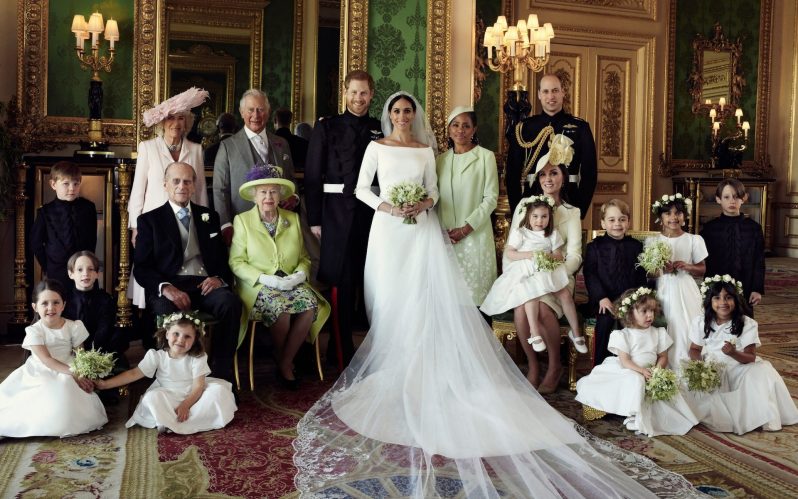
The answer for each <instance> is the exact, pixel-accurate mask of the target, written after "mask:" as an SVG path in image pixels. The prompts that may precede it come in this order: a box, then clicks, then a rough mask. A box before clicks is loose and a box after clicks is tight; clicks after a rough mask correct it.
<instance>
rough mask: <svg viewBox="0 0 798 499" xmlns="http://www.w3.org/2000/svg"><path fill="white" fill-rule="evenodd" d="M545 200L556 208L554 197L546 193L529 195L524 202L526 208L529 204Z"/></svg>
mask: <svg viewBox="0 0 798 499" xmlns="http://www.w3.org/2000/svg"><path fill="white" fill-rule="evenodd" d="M537 202H543V203H546V204H548V205H549V206H551V207H552V208H554V198H552V197H551V196H547V195H545V194H539V195H537V196H529V197H528V198H527V199H526V202H525V203H524V208H526V207H527V206H529V205H530V204H532V203H537Z"/></svg>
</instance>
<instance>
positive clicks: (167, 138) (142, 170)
mask: <svg viewBox="0 0 798 499" xmlns="http://www.w3.org/2000/svg"><path fill="white" fill-rule="evenodd" d="M207 98H208V92H207V91H206V90H202V89H199V88H196V87H191V88H189V89H188V90H186V91H185V92H183V93H180V94H178V95H175V96H174V97H171V98H169V99H167V100H165V101H163V102H161V103H160V104H158V105H157V106H155V107H153V108H151V109H148V110H147V111H144V114H143V122H144V126H148V127H154V128H155V133H156V137H155V138H152V139H149V140H145V141H142V142H139V145H138V149H137V151H138V159H137V160H136V173H135V175H134V177H133V187H132V188H131V190H130V201H129V202H128V207H127V211H128V214H129V215H130V221H129V224H128V225H129V227H130V228H131V229H132V230H133V234H132V236H131V238H130V241H131V243H132V244H133V246H134V247H135V246H136V225H137V222H138V218H139V215H141V214H142V213H146V212H148V211H150V210H152V209H153V208H157V207H159V206H161V205H162V204H164V203H165V202H166V190H164V186H163V182H164V171H166V167H167V166H169V165H170V164H172V163H174V162H177V161H179V162H181V163H188V164H189V165H191V166H192V167H193V168H194V171H196V172H197V179H196V182H195V186H196V192H195V194H194V197H192V199H191V200H192V201H193V202H195V203H197V204H201V205H202V206H208V192H207V190H206V188H205V167H204V162H203V160H202V146H201V145H199V144H196V143H194V142H191V141H189V140H188V139H186V134H188V132H189V131H190V130H191V127H192V125H193V124H194V115H193V114H191V109H192V108H194V107H197V106H199V105H200V104H202V103H203V102H205V100H206V99H207ZM128 298H131V299H132V300H133V304H134V305H137V306H138V307H139V308H144V289H143V288H142V287H141V286H139V285H138V284H137V283H136V282H135V280H134V279H133V278H132V277H131V285H130V286H128Z"/></svg>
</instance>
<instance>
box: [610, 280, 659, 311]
mask: <svg viewBox="0 0 798 499" xmlns="http://www.w3.org/2000/svg"><path fill="white" fill-rule="evenodd" d="M644 296H650V297H651V298H656V296H657V293H656V291H654V290H653V289H651V288H647V287H645V286H643V287H640V288H637V289H636V290H635V291H634V293H632V294H631V295H629V296H627V297H626V298H624V299H623V300H621V305H620V306H619V307H618V314H617V315H616V317H626V314H627V313H629V309H630V308H631V307H632V306H633V305H634V304H635V303H637V300H639V299H640V298H642V297H644Z"/></svg>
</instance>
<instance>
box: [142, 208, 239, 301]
mask: <svg viewBox="0 0 798 499" xmlns="http://www.w3.org/2000/svg"><path fill="white" fill-rule="evenodd" d="M203 214H207V215H208V221H207V222H206V221H204V220H203V219H202V215H203ZM191 217H192V219H193V220H194V227H195V228H196V230H197V241H198V242H199V247H200V253H201V254H202V262H203V264H204V265H205V269H206V270H207V272H208V275H209V276H216V277H221V278H222V279H224V281H225V282H227V283H232V282H233V281H232V274H231V273H230V267H229V266H228V264H227V247H226V246H225V244H224V241H223V240H222V234H221V228H220V226H219V215H218V214H217V213H216V212H215V211H213V210H209V209H208V208H205V207H204V206H200V205H198V204H194V203H191ZM177 224H178V221H177V217H175V213H174V211H173V210H172V207H171V205H170V204H169V202H168V201H167V202H166V203H164V204H163V205H162V206H161V207H160V208H156V209H154V210H152V211H148V212H147V213H144V214H142V215H140V216H139V219H138V235H137V236H136V251H134V252H133V256H134V259H133V262H134V264H135V265H134V266H133V275H134V276H135V278H136V281H138V283H139V284H141V286H142V287H143V288H144V289H145V291H146V292H147V294H148V295H153V294H154V295H157V294H158V286H159V285H160V284H161V283H162V282H170V280H171V279H173V278H174V277H175V276H176V275H177V272H178V270H179V269H180V267H181V266H182V265H183V242H182V240H181V239H180V229H179V228H178V226H177Z"/></svg>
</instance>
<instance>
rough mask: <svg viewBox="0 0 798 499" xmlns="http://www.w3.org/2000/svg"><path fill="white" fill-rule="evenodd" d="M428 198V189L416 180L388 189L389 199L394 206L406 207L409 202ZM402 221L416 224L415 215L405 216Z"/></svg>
mask: <svg viewBox="0 0 798 499" xmlns="http://www.w3.org/2000/svg"><path fill="white" fill-rule="evenodd" d="M425 199H427V191H426V189H424V186H423V185H421V184H417V183H415V182H401V183H398V184H396V185H394V186H393V187H391V188H390V190H389V191H388V201H390V202H391V204H393V205H394V206H401V207H404V206H405V205H408V204H415V203H418V202H419V201H423V200H425ZM402 223H406V224H415V223H417V222H416V219H415V218H414V217H405V219H404V220H403V222H402Z"/></svg>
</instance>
